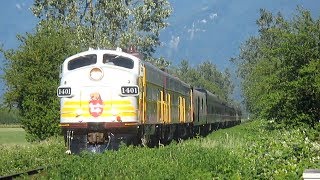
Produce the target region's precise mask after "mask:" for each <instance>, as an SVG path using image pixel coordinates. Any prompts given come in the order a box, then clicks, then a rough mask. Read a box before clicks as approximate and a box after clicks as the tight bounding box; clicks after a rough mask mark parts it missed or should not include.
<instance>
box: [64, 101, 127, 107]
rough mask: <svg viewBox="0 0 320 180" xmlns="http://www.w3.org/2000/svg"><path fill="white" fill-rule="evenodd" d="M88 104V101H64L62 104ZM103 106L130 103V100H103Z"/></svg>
mask: <svg viewBox="0 0 320 180" xmlns="http://www.w3.org/2000/svg"><path fill="white" fill-rule="evenodd" d="M80 104H81V105H89V101H65V102H64V104H63V105H64V106H74V105H78V106H79V105H80ZM103 104H104V105H105V106H107V105H126V104H131V101H130V100H112V101H103Z"/></svg>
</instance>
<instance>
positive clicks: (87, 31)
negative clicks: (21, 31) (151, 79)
mask: <svg viewBox="0 0 320 180" xmlns="http://www.w3.org/2000/svg"><path fill="white" fill-rule="evenodd" d="M32 11H33V13H34V14H35V15H36V16H37V17H38V18H40V19H41V21H40V23H39V25H37V27H36V32H35V33H34V34H30V33H27V34H26V35H25V36H19V40H20V42H21V45H20V46H19V48H18V49H17V50H13V49H10V50H4V48H1V52H2V53H3V54H4V56H5V58H6V60H7V64H6V67H5V70H4V72H5V76H4V79H5V81H6V83H7V92H6V93H5V103H6V104H7V105H8V106H11V107H12V106H15V107H17V108H18V109H19V111H20V116H21V118H22V120H21V122H22V125H23V128H24V129H25V130H26V132H27V139H28V140H30V141H33V140H43V139H45V138H47V137H50V136H52V135H55V134H58V133H59V131H60V128H59V127H58V120H59V102H58V100H59V99H58V98H57V97H56V88H57V87H58V85H59V65H60V64H62V62H63V60H64V59H65V58H67V57H69V56H70V55H73V54H75V53H77V52H80V51H81V50H84V49H87V48H88V47H94V48H108V47H109V48H115V47H128V46H129V45H135V46H136V47H137V48H138V49H139V50H140V51H141V52H142V53H143V54H144V56H145V57H146V59H149V60H150V61H156V62H157V63H158V64H159V65H161V66H168V62H167V61H165V60H164V59H153V58H152V53H153V52H154V51H155V47H157V46H158V45H159V44H160V42H159V32H160V30H162V29H163V28H165V27H166V26H167V23H166V22H165V20H166V19H167V18H168V17H169V15H170V13H171V8H170V5H169V3H168V2H167V0H157V1H153V0H143V1H142V0H120V1H118V0H110V1H106V0H98V1H93V0H86V1H76V0H61V1H55V0H35V2H34V6H33V8H32Z"/></svg>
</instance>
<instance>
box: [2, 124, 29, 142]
mask: <svg viewBox="0 0 320 180" xmlns="http://www.w3.org/2000/svg"><path fill="white" fill-rule="evenodd" d="M26 143H27V141H26V132H25V131H24V130H23V129H22V128H11V127H9V128H3V127H2V128H0V144H26Z"/></svg>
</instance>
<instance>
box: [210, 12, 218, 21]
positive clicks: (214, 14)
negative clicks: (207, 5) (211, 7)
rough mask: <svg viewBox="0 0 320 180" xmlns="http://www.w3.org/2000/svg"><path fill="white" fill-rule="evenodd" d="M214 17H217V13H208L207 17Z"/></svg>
mask: <svg viewBox="0 0 320 180" xmlns="http://www.w3.org/2000/svg"><path fill="white" fill-rule="evenodd" d="M216 17H218V14H217V13H211V14H210V15H209V18H210V19H211V20H213V19H214V18H216Z"/></svg>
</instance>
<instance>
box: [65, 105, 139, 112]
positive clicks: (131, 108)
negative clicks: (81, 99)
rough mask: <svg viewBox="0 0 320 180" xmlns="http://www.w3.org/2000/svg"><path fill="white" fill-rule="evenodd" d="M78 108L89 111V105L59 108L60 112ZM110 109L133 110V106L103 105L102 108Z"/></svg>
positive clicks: (72, 110) (73, 110)
mask: <svg viewBox="0 0 320 180" xmlns="http://www.w3.org/2000/svg"><path fill="white" fill-rule="evenodd" d="M78 109H81V110H82V111H89V106H88V107H81V108H80V107H72V108H70V107H63V108H62V109H61V112H62V113H65V112H75V111H76V110H78ZM111 109H116V110H117V111H134V110H135V108H134V107H133V106H119V107H117V106H115V107H112V108H111V107H103V110H104V111H110V110H111Z"/></svg>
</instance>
